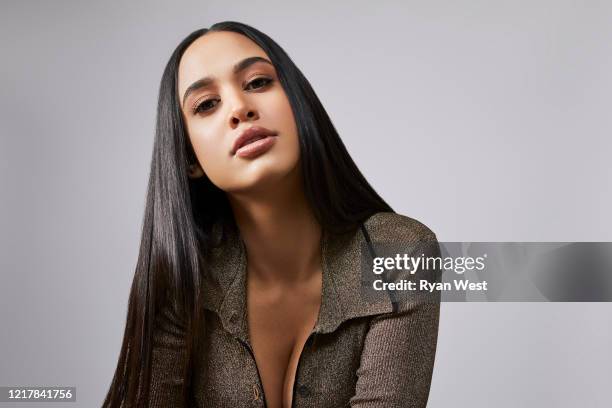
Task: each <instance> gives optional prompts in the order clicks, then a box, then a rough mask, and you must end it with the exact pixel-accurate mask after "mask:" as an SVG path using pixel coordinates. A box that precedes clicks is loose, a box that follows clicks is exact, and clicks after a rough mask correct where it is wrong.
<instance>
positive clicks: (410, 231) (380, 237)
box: [364, 212, 437, 243]
mask: <svg viewBox="0 0 612 408" xmlns="http://www.w3.org/2000/svg"><path fill="white" fill-rule="evenodd" d="M364 226H365V227H366V229H367V231H368V233H369V235H370V238H371V239H372V241H374V242H394V243H400V242H405V243H408V242H418V241H437V238H436V234H435V233H434V232H433V231H432V230H431V229H430V228H429V227H428V226H427V225H425V224H424V223H423V222H421V221H419V220H416V219H414V218H411V217H408V216H405V215H402V214H398V213H394V212H379V213H376V214H374V215H372V216H371V217H370V218H368V219H367V220H366V221H365V222H364Z"/></svg>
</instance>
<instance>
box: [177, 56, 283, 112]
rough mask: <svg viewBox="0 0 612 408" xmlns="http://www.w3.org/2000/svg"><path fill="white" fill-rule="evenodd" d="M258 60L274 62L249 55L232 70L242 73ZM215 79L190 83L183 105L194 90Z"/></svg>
mask: <svg viewBox="0 0 612 408" xmlns="http://www.w3.org/2000/svg"><path fill="white" fill-rule="evenodd" d="M256 62H265V63H266V64H270V65H272V63H271V62H270V61H268V60H267V59H265V58H263V57H248V58H245V59H243V60H242V61H239V62H238V63H236V64H235V65H234V67H233V68H232V72H233V73H234V75H236V74H238V73H240V72H241V71H244V70H245V69H247V68H248V67H250V66H251V65H253V64H255V63H256ZM213 81H214V78H213V77H209V76H207V77H204V78H201V79H198V80H197V81H195V82H194V83H193V84H191V85H189V88H187V90H186V91H185V95H183V107H184V106H185V102H186V101H187V97H188V96H189V95H190V94H192V93H193V92H195V91H197V90H198V89H201V88H204V87H206V86H208V85H210V84H211V83H213Z"/></svg>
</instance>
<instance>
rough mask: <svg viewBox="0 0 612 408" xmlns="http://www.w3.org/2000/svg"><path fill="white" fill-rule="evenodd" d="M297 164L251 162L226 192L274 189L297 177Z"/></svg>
mask: <svg viewBox="0 0 612 408" xmlns="http://www.w3.org/2000/svg"><path fill="white" fill-rule="evenodd" d="M296 169H297V163H283V164H281V163H278V162H270V161H265V160H262V161H260V162H257V163H256V162H255V161H254V162H252V163H249V165H248V166H246V167H245V168H244V169H243V171H241V172H237V173H235V174H236V176H237V177H236V183H235V184H234V185H233V186H232V187H231V188H229V189H228V190H226V191H227V192H230V193H231V192H235V193H245V192H249V191H257V190H260V189H265V190H267V189H269V188H276V187H278V186H279V185H280V183H282V182H284V181H286V180H290V179H291V178H293V177H294V176H297V174H296V173H297V172H296V171H295V170H296Z"/></svg>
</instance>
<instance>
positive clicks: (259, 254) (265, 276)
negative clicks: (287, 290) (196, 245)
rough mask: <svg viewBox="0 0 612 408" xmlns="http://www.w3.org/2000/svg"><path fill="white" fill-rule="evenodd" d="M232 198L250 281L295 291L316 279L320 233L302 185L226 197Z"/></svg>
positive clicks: (281, 186) (280, 184) (285, 185)
mask: <svg viewBox="0 0 612 408" xmlns="http://www.w3.org/2000/svg"><path fill="white" fill-rule="evenodd" d="M228 198H229V201H230V205H231V207H232V211H233V213H234V218H235V220H236V224H237V226H238V228H239V230H240V235H241V236H242V239H243V241H244V244H245V247H246V251H247V264H248V271H249V277H250V279H254V280H255V281H257V282H258V283H261V284H263V285H276V284H286V285H292V284H296V283H300V282H304V281H307V280H308V279H310V278H312V277H314V276H315V275H316V274H317V273H318V271H319V269H320V265H321V237H322V231H321V227H320V225H319V223H318V222H317V220H316V218H315V217H314V215H313V213H312V210H311V208H310V206H309V204H308V202H307V200H306V197H305V195H304V191H303V188H302V186H301V183H299V182H289V181H287V182H286V183H285V184H284V185H283V183H279V184H276V185H275V186H274V188H272V189H269V190H268V191H266V192H265V193H262V192H261V191H260V192H258V193H257V194H255V193H251V194H249V193H242V194H235V193H232V194H229V193H228Z"/></svg>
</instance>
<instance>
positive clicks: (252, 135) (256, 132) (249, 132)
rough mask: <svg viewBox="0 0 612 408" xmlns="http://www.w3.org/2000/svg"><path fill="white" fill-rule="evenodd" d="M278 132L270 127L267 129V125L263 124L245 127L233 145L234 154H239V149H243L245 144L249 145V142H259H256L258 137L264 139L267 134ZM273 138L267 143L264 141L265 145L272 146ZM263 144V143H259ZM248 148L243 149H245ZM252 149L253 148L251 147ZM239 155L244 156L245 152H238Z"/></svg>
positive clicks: (274, 134)
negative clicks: (263, 125)
mask: <svg viewBox="0 0 612 408" xmlns="http://www.w3.org/2000/svg"><path fill="white" fill-rule="evenodd" d="M276 135H277V132H274V131H272V130H270V129H266V128H265V127H262V126H251V127H250V128H248V129H245V130H244V131H243V132H242V133H241V134H240V136H238V138H237V139H236V140H235V141H234V145H233V146H232V151H231V153H232V156H235V155H237V153H239V152H238V150H239V149H241V148H242V147H244V146H247V145H248V144H251V143H257V142H255V141H256V140H258V139H263V138H266V137H267V136H276ZM270 142H271V140H269V141H268V142H266V143H263V145H264V146H266V145H269V147H271V143H270ZM259 144H262V143H259ZM254 147H255V146H254ZM244 150H246V149H243V151H244ZM249 150H252V149H249ZM255 150H259V149H255ZM238 155H239V156H242V157H244V155H243V154H238Z"/></svg>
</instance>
